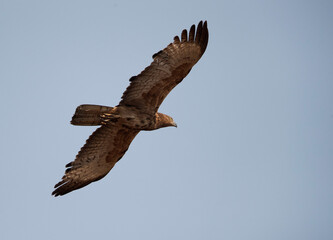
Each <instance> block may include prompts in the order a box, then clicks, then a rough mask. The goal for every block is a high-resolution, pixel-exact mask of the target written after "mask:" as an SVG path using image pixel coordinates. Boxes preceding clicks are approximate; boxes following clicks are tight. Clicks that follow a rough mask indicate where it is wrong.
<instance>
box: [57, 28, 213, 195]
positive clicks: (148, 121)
mask: <svg viewBox="0 0 333 240" xmlns="http://www.w3.org/2000/svg"><path fill="white" fill-rule="evenodd" d="M207 43H208V29H207V22H204V23H203V22H202V21H201V22H199V24H198V26H197V27H195V25H192V26H191V28H190V31H189V33H188V32H187V30H186V29H184V30H183V31H182V33H181V38H180V39H179V37H178V36H176V37H175V38H174V41H173V43H170V44H169V45H168V46H167V47H166V48H165V49H163V50H161V51H159V52H158V53H156V54H154V55H153V59H154V60H153V62H152V63H151V64H150V65H149V66H148V67H147V68H146V69H145V70H143V71H142V72H141V73H140V74H139V75H137V76H134V77H132V78H131V79H130V85H129V86H128V87H127V89H126V91H125V92H124V94H123V96H122V98H121V101H120V103H119V104H118V105H117V106H116V107H107V106H99V105H81V106H78V107H77V109H76V111H75V114H74V116H73V118H72V121H71V123H72V124H73V125H80V126H98V125H101V127H99V128H98V129H97V130H96V131H95V132H94V133H93V134H92V135H91V136H90V137H89V138H88V140H87V142H86V144H85V145H84V146H83V147H82V148H81V150H80V152H79V153H78V154H77V156H76V158H75V160H74V161H73V162H70V163H69V164H67V165H66V167H67V169H66V171H65V175H64V176H63V177H62V180H61V181H60V182H59V183H57V184H56V185H55V186H54V187H55V188H56V189H55V190H54V191H53V193H52V194H53V195H54V196H59V195H64V194H67V193H69V192H71V191H74V190H76V189H79V188H82V187H84V186H86V185H88V184H90V183H92V182H94V181H98V180H100V179H101V178H103V177H104V176H105V175H106V174H108V172H109V171H110V170H111V169H112V168H113V166H114V165H115V164H116V163H117V162H118V161H119V160H120V159H121V158H122V157H123V155H124V154H125V152H126V151H127V149H128V147H129V145H130V144H131V142H132V140H133V139H134V137H135V136H136V135H137V134H138V133H139V132H140V131H141V130H156V129H159V128H163V127H168V126H177V125H176V123H175V122H174V121H173V119H172V118H171V117H170V116H168V115H166V114H163V113H159V112H157V111H158V108H159V107H160V105H161V103H162V102H163V100H164V99H165V98H166V96H167V95H168V94H169V92H170V91H171V90H172V89H173V88H174V87H175V86H177V84H179V83H180V82H181V81H182V80H183V79H184V78H185V77H186V76H187V74H188V73H189V72H190V70H191V69H192V67H193V66H194V65H195V64H196V63H197V62H198V61H199V59H200V58H201V56H202V55H203V54H204V52H205V50H206V47H207Z"/></svg>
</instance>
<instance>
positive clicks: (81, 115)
mask: <svg viewBox="0 0 333 240" xmlns="http://www.w3.org/2000/svg"><path fill="white" fill-rule="evenodd" d="M112 109H113V107H107V106H100V105H90V104H85V105H80V106H78V107H77V108H76V111H75V114H74V116H73V117H72V121H71V124H73V125H79V126H98V125H102V118H101V117H102V115H104V114H109V113H110V112H111V111H112Z"/></svg>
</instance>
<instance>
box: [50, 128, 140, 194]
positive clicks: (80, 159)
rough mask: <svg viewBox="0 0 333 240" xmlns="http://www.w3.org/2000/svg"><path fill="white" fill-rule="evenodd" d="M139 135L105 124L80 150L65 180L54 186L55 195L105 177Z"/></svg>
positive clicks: (69, 166)
mask: <svg viewBox="0 0 333 240" xmlns="http://www.w3.org/2000/svg"><path fill="white" fill-rule="evenodd" d="M138 133H139V131H136V130H130V129H128V128H124V127H122V126H120V124H109V125H103V126H101V127H100V128H98V129H97V130H96V131H95V132H94V133H93V134H92V135H91V136H90V137H89V138H88V140H87V142H86V144H85V145H84V146H83V147H82V148H81V150H80V152H79V153H78V155H77V156H76V159H75V160H74V161H73V162H70V163H69V164H67V165H66V167H67V169H66V172H65V175H64V176H63V178H62V180H61V181H60V182H59V183H57V184H56V185H55V186H54V187H55V188H56V189H55V190H54V191H53V193H52V195H54V196H58V195H64V194H66V193H69V192H71V191H73V190H76V189H79V188H82V187H84V186H86V185H88V184H90V183H91V182H94V181H98V180H100V179H101V178H103V177H104V176H105V175H106V174H107V173H108V172H109V171H110V170H111V169H112V167H113V166H114V165H115V164H116V162H117V161H119V160H120V159H121V157H122V156H123V155H124V154H125V152H126V151H127V149H128V147H129V145H130V144H131V142H132V140H133V139H134V137H135V136H136V135H137V134H138Z"/></svg>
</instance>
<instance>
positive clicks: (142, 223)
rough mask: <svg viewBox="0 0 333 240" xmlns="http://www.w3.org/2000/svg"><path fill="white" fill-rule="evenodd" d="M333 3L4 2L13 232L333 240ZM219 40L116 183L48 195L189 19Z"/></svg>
mask: <svg viewBox="0 0 333 240" xmlns="http://www.w3.org/2000/svg"><path fill="white" fill-rule="evenodd" d="M332 12H333V3H332V2H331V1H290V0H288V1H285V0H282V1H264V0H262V1H259V0H254V1H217V0H216V1H174V0H169V1H147V0H141V1H124V0H122V1H120V0H119V1H15V0H14V1H9V0H7V1H4V0H2V1H0V36H1V37H0V80H1V81H0V98H1V109H2V114H1V116H2V117H1V119H0V122H1V124H0V126H1V127H0V128H1V134H0V142H1V146H2V147H1V151H0V158H1V161H2V165H1V168H0V184H1V190H2V193H1V207H0V238H1V239H34V240H40V239H43V240H45V239H48V240H52V239H81V240H85V239H117V240H127V239H128V240H133V239H145V240H156V239H162V240H163V239H165V240H170V239H191V240H199V239H212V240H215V239H216V240H219V239H232V240H241V239H242V240H243V239H255V240H267V239H269V240H281V239H293V240H295V239H300V240H308V239H309V240H310V239H320V240H329V239H333V204H332V203H333V174H332V172H333V104H332V103H333V94H332V93H333V78H332V76H333V45H332V43H333V26H332V25H333V17H332ZM200 20H207V21H208V28H209V32H210V38H209V43H208V47H207V50H206V52H205V54H204V56H203V57H202V58H201V60H200V61H199V62H198V63H197V64H196V66H195V67H194V68H193V69H192V71H191V73H190V74H189V75H188V76H187V77H186V79H184V81H183V82H182V83H181V84H180V85H179V86H177V87H176V88H175V89H174V90H173V91H172V92H171V94H170V95H169V96H168V97H167V98H166V100H165V101H164V103H163V104H162V106H161V108H160V111H161V112H163V113H166V114H168V115H170V116H172V117H173V118H174V119H175V121H176V122H177V124H178V128H165V129H160V130H157V131H153V132H141V133H140V134H139V135H138V136H137V137H136V138H135V139H134V141H133V142H132V144H131V146H130V148H129V150H128V151H127V153H126V154H125V156H124V157H123V158H122V159H121V161H120V162H119V163H117V165H116V166H115V167H114V168H113V169H112V171H111V172H110V173H109V175H107V176H106V177H105V178H104V179H102V180H101V181H99V182H96V183H93V184H91V185H89V186H87V187H85V188H83V189H80V190H78V191H74V192H71V193H70V194H68V195H65V196H63V197H58V198H54V197H52V196H51V192H52V191H53V186H54V184H56V183H57V182H58V181H59V180H60V178H61V177H62V175H63V173H64V171H65V164H67V163H68V162H70V161H72V160H74V158H75V155H76V154H77V152H78V151H79V149H80V148H81V147H82V145H83V144H84V142H85V140H86V139H87V138H88V136H89V135H90V134H91V133H92V132H93V131H94V129H95V127H77V126H71V125H70V123H69V121H70V119H71V117H72V114H73V113H74V111H75V108H76V107H77V106H78V105H80V104H101V105H108V106H115V105H117V104H118V102H119V100H120V97H121V95H122V93H123V91H124V90H125V88H126V87H127V85H128V84H129V82H128V79H129V78H130V77H131V76H133V75H137V74H139V73H140V72H141V71H142V70H143V69H144V68H145V67H146V66H148V65H149V64H150V62H151V61H152V58H151V56H152V55H153V54H154V53H156V52H157V51H159V50H161V49H163V48H164V47H166V46H167V44H169V43H170V42H172V40H173V37H174V36H175V35H179V34H180V33H181V31H182V30H183V29H184V28H187V29H189V28H190V26H191V25H192V24H197V23H198V22H199V21H200Z"/></svg>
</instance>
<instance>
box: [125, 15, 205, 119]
mask: <svg viewBox="0 0 333 240" xmlns="http://www.w3.org/2000/svg"><path fill="white" fill-rule="evenodd" d="M207 43H208V29H207V22H204V23H202V21H201V22H199V24H198V26H197V30H196V32H195V26H194V25H192V26H191V28H190V32H189V34H187V30H186V29H184V30H183V31H182V34H181V40H180V39H179V37H178V36H176V37H175V38H174V42H173V43H170V44H169V45H168V46H167V47H166V48H165V49H163V50H162V51H159V52H158V53H156V54H154V55H153V58H154V61H153V62H152V63H151V64H150V66H148V67H147V68H146V69H145V70H143V71H142V72H141V73H140V74H139V75H138V76H136V77H134V78H133V77H132V78H131V83H130V85H129V86H128V87H127V89H126V91H125V92H124V94H123V96H122V100H121V101H120V103H119V105H127V106H135V107H137V108H138V109H140V110H141V111H144V112H146V113H149V114H152V115H153V114H155V113H156V112H157V110H158V108H159V106H160V105H161V103H162V102H163V100H164V99H165V97H166V96H167V95H168V94H169V92H170V91H171V90H172V89H173V88H174V87H175V86H177V84H178V83H180V82H181V81H182V80H183V78H184V77H186V75H187V74H188V73H189V72H190V70H191V68H192V67H193V66H194V65H195V64H196V63H197V62H198V61H199V59H200V58H201V56H202V55H203V53H204V52H205V50H206V47H207Z"/></svg>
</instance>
